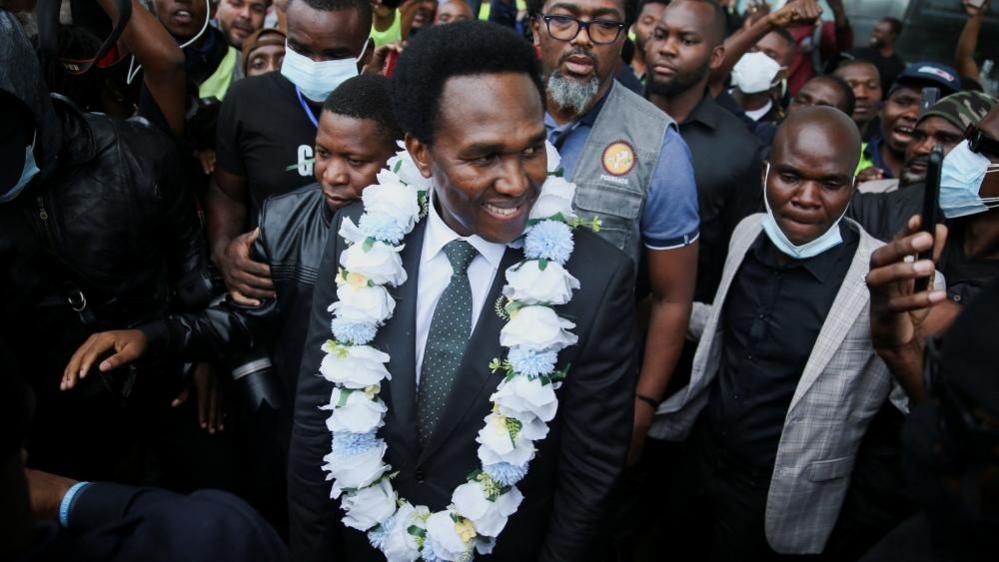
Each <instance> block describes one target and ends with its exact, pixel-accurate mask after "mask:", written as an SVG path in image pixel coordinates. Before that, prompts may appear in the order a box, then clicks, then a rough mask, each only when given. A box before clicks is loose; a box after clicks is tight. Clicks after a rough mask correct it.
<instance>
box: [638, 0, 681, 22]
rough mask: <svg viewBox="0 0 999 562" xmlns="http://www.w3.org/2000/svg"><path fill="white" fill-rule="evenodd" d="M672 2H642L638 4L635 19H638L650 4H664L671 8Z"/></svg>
mask: <svg viewBox="0 0 999 562" xmlns="http://www.w3.org/2000/svg"><path fill="white" fill-rule="evenodd" d="M671 1H672V0H641V1H640V2H639V3H638V9H637V10H636V14H635V17H636V18H637V17H638V14H640V13H642V10H644V9H645V7H646V6H648V5H649V4H662V5H663V6H669V3H670V2H671Z"/></svg>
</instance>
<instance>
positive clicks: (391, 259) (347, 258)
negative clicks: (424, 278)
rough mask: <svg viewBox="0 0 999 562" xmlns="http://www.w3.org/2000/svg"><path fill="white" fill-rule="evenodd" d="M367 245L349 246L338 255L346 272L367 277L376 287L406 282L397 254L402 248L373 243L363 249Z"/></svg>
mask: <svg viewBox="0 0 999 562" xmlns="http://www.w3.org/2000/svg"><path fill="white" fill-rule="evenodd" d="M365 246H368V245H367V244H363V243H360V244H351V245H350V247H349V248H347V249H346V250H344V251H343V253H342V254H340V265H342V266H343V267H344V268H345V269H346V270H347V271H348V272H350V273H356V274H358V275H363V276H364V277H367V278H368V280H370V281H371V282H372V283H374V284H376V285H385V284H386V283H387V284H389V285H393V286H399V285H402V284H403V283H405V282H406V269H405V268H403V267H402V258H401V257H400V256H399V252H401V251H402V246H389V245H388V244H383V243H382V242H375V243H374V244H372V245H370V247H368V248H367V249H365Z"/></svg>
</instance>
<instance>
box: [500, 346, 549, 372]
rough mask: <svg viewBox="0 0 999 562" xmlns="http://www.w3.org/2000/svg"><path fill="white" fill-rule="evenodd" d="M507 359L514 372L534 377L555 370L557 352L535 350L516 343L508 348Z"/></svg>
mask: <svg viewBox="0 0 999 562" xmlns="http://www.w3.org/2000/svg"><path fill="white" fill-rule="evenodd" d="M507 359H508V360H509V361H510V365H511V366H512V367H513V370H514V371H515V372H517V373H520V374H521V375H527V376H529V377H536V376H538V375H547V374H549V373H551V372H552V371H554V370H555V362H556V361H557V360H558V352H556V351H537V350H534V349H530V348H528V347H525V346H522V345H518V346H515V347H511V348H510V353H509V355H507Z"/></svg>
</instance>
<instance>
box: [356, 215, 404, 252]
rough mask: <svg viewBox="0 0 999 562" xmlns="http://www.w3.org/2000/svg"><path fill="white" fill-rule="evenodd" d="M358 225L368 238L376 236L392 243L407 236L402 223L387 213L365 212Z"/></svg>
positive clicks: (375, 237) (376, 238) (396, 242)
mask: <svg viewBox="0 0 999 562" xmlns="http://www.w3.org/2000/svg"><path fill="white" fill-rule="evenodd" d="M357 226H358V228H360V229H361V233H362V234H364V236H365V237H366V238H374V239H375V240H381V241H382V242H385V243H388V244H392V245H395V244H398V243H399V242H402V239H403V238H405V236H406V231H405V230H403V228H402V225H400V224H399V222H398V221H396V220H395V219H394V218H392V217H391V216H389V215H387V214H385V213H377V212H375V213H364V214H363V215H361V220H360V224H358V225H357Z"/></svg>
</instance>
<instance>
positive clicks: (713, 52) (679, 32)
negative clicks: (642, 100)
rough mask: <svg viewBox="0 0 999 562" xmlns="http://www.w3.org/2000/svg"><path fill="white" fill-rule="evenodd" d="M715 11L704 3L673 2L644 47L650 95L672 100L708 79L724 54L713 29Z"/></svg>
mask: <svg viewBox="0 0 999 562" xmlns="http://www.w3.org/2000/svg"><path fill="white" fill-rule="evenodd" d="M713 17H714V15H713V10H712V8H711V7H710V6H709V5H707V4H705V3H703V2H674V3H673V4H672V5H670V7H669V8H667V9H666V11H665V12H663V18H662V19H661V20H659V23H657V24H656V27H655V29H654V30H653V32H652V37H651V38H650V39H649V42H648V43H647V44H646V46H645V62H646V64H647V66H648V69H649V70H648V77H649V81H648V84H649V86H648V87H649V92H650V93H654V94H659V95H663V96H666V97H670V96H673V95H676V94H679V93H681V92H685V91H687V90H689V89H690V88H692V87H694V86H695V85H697V84H699V83H701V82H702V81H703V80H705V79H706V78H707V75H708V72H709V70H710V68H711V67H712V66H717V64H718V63H720V61H721V57H722V56H723V55H724V51H723V50H722V49H721V48H719V47H718V37H717V36H716V35H717V34H713V33H712V30H711V24H712V21H711V20H712V18H713Z"/></svg>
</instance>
